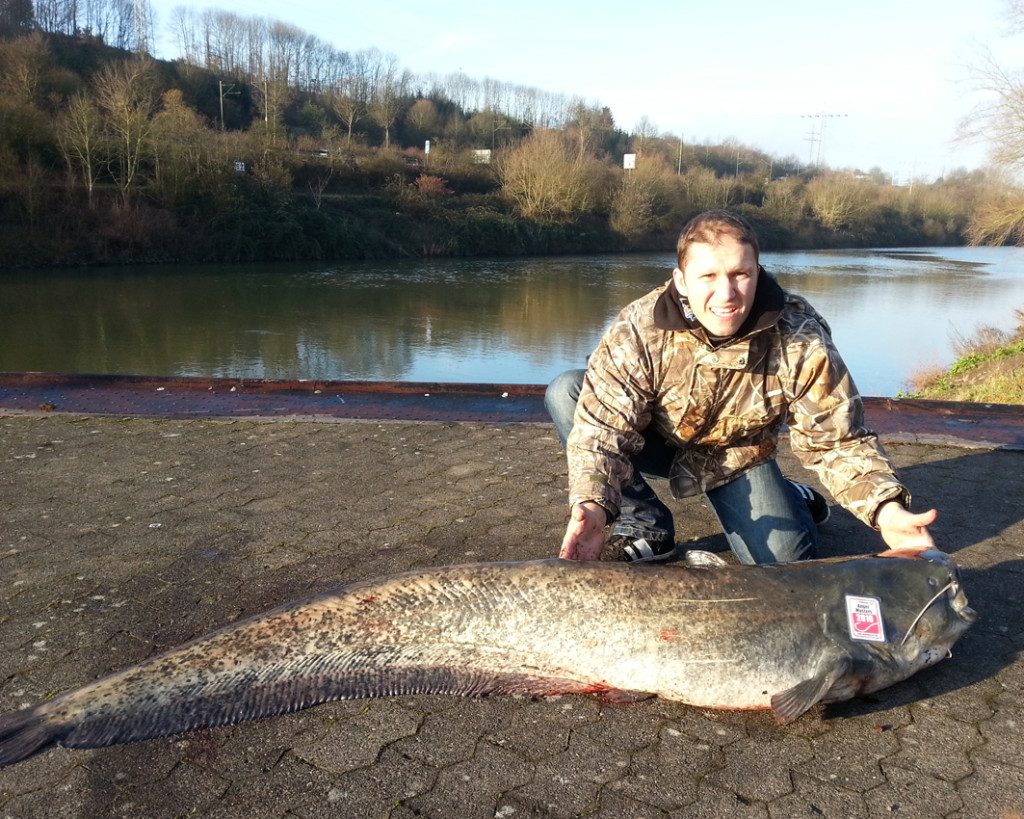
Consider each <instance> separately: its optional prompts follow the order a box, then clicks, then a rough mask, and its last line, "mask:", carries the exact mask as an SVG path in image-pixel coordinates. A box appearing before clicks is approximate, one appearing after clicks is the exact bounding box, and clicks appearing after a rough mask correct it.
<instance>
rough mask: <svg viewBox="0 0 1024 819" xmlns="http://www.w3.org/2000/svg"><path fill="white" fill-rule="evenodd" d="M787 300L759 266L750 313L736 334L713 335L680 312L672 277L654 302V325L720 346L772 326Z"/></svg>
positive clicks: (680, 300)
mask: <svg viewBox="0 0 1024 819" xmlns="http://www.w3.org/2000/svg"><path fill="white" fill-rule="evenodd" d="M785 300H786V292H785V291H784V290H783V289H782V286H781V285H780V284H779V283H778V281H777V280H776V279H775V277H774V276H772V275H771V274H770V273H769V272H768V271H767V270H765V269H764V268H763V267H760V266H759V267H758V276H757V289H756V290H755V291H754V304H753V305H752V306H751V308H750V315H749V316H747V318H746V321H744V322H743V325H742V326H741V327H740V329H739V331H738V332H737V333H736V335H735V336H731V337H729V338H712V337H710V336H709V335H708V332H707V330H706V329H705V328H704V325H702V324H701V323H700V322H699V321H697V320H696V319H689V318H687V317H686V315H685V314H684V313H683V307H682V297H681V296H680V293H679V291H678V290H677V289H676V284H675V281H674V280H673V279H669V282H668V286H667V287H666V288H665V290H664V291H663V292H662V294H661V295H660V296H659V297H658V300H657V301H656V302H655V303H654V325H655V327H657V328H658V329H659V330H670V331H675V332H690V333H693V334H694V335H695V336H697V337H698V338H699V339H700V340H701V341H704V342H705V343H707V344H708V345H709V346H711V347H720V346H721V345H723V344H728V343H729V342H730V341H733V340H735V339H738V338H743V337H744V336H748V335H750V334H752V333H758V332H760V331H761V330H765V329H767V328H768V327H771V326H772V325H774V324H775V323H776V322H777V321H778V320H779V316H780V315H781V314H782V307H783V305H784V303H785Z"/></svg>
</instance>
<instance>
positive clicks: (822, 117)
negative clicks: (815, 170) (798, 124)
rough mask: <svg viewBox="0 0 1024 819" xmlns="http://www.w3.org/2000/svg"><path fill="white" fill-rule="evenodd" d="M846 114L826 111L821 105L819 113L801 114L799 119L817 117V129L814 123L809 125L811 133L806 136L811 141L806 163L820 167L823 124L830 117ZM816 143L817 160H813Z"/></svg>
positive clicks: (822, 146)
mask: <svg viewBox="0 0 1024 819" xmlns="http://www.w3.org/2000/svg"><path fill="white" fill-rule="evenodd" d="M846 116H849V115H848V114H829V113H826V111H825V108H824V107H822V109H821V113H820V114H801V115H800V117H801V119H817V120H818V129H817V131H815V129H814V125H811V135H810V136H809V137H808V138H807V140H808V142H810V143H811V150H810V153H809V155H808V158H807V164H808V165H816V166H817V167H819V168H820V167H821V166H823V165H824V164H825V126H826V124H827V122H828V120H830V119H838V118H839V117H846ZM815 143H817V145H818V160H817V162H815V161H814V145H815Z"/></svg>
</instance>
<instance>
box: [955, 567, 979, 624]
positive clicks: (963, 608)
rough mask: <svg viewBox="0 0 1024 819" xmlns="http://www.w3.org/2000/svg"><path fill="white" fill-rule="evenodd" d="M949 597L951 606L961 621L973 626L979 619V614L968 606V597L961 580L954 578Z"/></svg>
mask: <svg viewBox="0 0 1024 819" xmlns="http://www.w3.org/2000/svg"><path fill="white" fill-rule="evenodd" d="M949 597H950V600H949V604H950V605H951V606H952V607H953V611H955V612H956V613H957V615H958V616H959V617H960V619H961V620H963V621H964V622H965V623H967V625H971V624H972V623H974V621H975V620H977V619H978V612H976V611H975V610H974V609H972V608H971V607H970V605H969V604H968V602H967V595H966V594H964V590H963V587H962V586H961V585H960V581H959V578H954V579H953V580H952V581H951V588H950V590H949Z"/></svg>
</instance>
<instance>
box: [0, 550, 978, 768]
mask: <svg viewBox="0 0 1024 819" xmlns="http://www.w3.org/2000/svg"><path fill="white" fill-rule="evenodd" d="M709 557H711V556H709ZM712 559H713V560H714V561H715V565H707V566H703V567H698V566H694V565H691V566H685V565H674V566H673V565H662V566H649V565H636V564H627V563H600V562H590V563H578V562H573V561H565V560H557V559H556V560H538V561H530V562H522V563H476V564H467V565H459V566H447V567H440V568H432V569H423V570H418V571H410V572H404V573H402V574H396V575H391V576H389V577H384V578H380V579H376V580H364V581H358V582H354V583H349V584H347V585H345V586H341V587H340V588H338V589H335V590H333V591H329V592H324V593H322V594H318V595H316V596H314V597H310V598H308V599H306V600H302V601H299V602H296V603H291V604H288V605H284V606H281V607H279V608H276V609H274V610H272V611H269V612H267V613H265V614H260V615H256V616H254V617H250V618H248V619H245V620H241V621H239V622H237V623H235V624H233V625H230V626H227V627H226V628H223V629H221V630H219V631H216V632H213V633H212V634H209V635H207V636H205V637H200V638H198V639H196V640H193V641H191V642H189V643H186V644H185V645H183V646H181V647H179V648H175V649H171V650H170V651H167V652H165V653H163V654H160V655H157V656H154V657H152V658H150V659H148V660H145V661H144V662H142V663H139V664H138V665H135V666H133V667H131V668H128V669H126V670H124V671H119V672H117V673H114V674H111V675H109V676H107V677H103V678H102V679H99V680H97V681H95V682H92V683H89V684H88V685H85V686H83V687H81V688H77V689H74V690H71V691H67V692H65V693H62V694H59V695H57V696H55V697H53V698H52V699H49V700H47V701H46V702H43V703H41V704H39V705H35V706H32V707H30V708H25V709H24V710H21V711H18V712H16V713H13V714H9V715H7V716H4V717H0V767H2V766H4V765H10V764H12V763H14V762H18V761H20V760H23V759H27V758H28V757H30V756H33V755H35V754H37V753H39V752H41V751H44V750H46V749H47V748H49V747H52V746H54V745H63V746H66V747H70V748H97V747H101V746H106V745H113V744H117V743H122V742H132V741H135V740H142V739H149V738H152V737H159V736H167V735H170V734H177V733H181V732H184V731H191V730H195V729H198V728H204V727H209V726H215V725H226V724H231V723H237V722H241V721H243V720H249V719H255V718H257V717H266V716H270V715H273V714H283V713H287V712H291V711H297V710H299V709H302V708H308V707H309V706H312V705H317V704H319V703H323V702H328V701H330V700H337V699H350V698H359V697H386V696H391V695H398V694H419V693H445V694H462V695H483V694H510V693H520V694H532V695H541V696H546V695H555V694H567V693H574V694H577V693H598V694H603V695H605V696H607V697H612V698H620V697H621V698H624V697H634V696H636V695H638V694H646V695H657V696H659V697H664V698H665V699H669V700H677V701H680V702H684V703H689V704H691V705H695V706H701V707H705V708H728V709H733V708H735V709H747V708H771V709H772V710H773V711H774V712H775V715H776V717H777V718H778V719H779V720H780V721H781V722H788V721H790V720H794V719H796V718H797V717H798V716H800V715H801V714H802V713H804V712H805V711H806V710H807V709H808V708H810V707H811V706H813V705H814V704H815V703H818V702H833V701H838V700H845V699H849V698H851V697H853V696H856V695H858V694H867V693H870V692H872V691H877V690H879V689H881V688H884V687H885V686H888V685H892V684H893V683H895V682H898V681H900V680H903V679H906V678H907V677H909V676H910V675H911V674H914V673H915V672H917V671H919V670H920V669H922V668H925V667H926V666H929V665H932V664H933V663H935V662H937V661H938V660H940V659H942V658H943V657H945V656H947V655H948V654H949V652H950V647H951V646H952V645H953V643H954V642H956V640H957V638H958V637H959V636H960V635H961V634H963V632H964V631H966V630H967V628H968V627H969V626H970V625H971V623H973V622H974V620H975V618H976V617H977V615H976V613H975V612H974V611H973V610H972V609H971V608H970V607H969V606H968V605H967V598H966V596H965V595H964V592H963V589H962V588H961V585H960V580H959V573H958V571H957V568H956V566H955V565H954V564H953V562H952V560H950V558H949V557H948V556H946V555H944V554H943V553H941V552H937V551H935V550H931V551H929V552H926V553H925V554H924V555H923V556H922V557H920V558H901V557H889V558H886V557H861V558H837V559H831V560H817V561H806V562H801V563H792V564H787V565H778V566H726V565H725V564H724V563H722V562H721V561H718V560H717V558H713V557H712ZM705 562H708V561H705Z"/></svg>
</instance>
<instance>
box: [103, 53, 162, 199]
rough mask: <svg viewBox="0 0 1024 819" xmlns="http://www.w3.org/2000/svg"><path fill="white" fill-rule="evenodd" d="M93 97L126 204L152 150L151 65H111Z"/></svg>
mask: <svg viewBox="0 0 1024 819" xmlns="http://www.w3.org/2000/svg"><path fill="white" fill-rule="evenodd" d="M94 94H95V98H96V101H97V103H98V105H99V108H100V111H101V112H102V115H103V127H104V132H105V134H106V136H107V139H108V142H109V147H110V164H111V173H112V175H113V177H114V180H115V181H116V182H117V185H118V187H119V188H120V190H121V198H122V199H123V201H124V202H125V203H126V204H127V202H128V201H129V199H130V198H131V193H132V190H133V188H134V187H135V185H136V184H137V178H136V177H137V175H138V172H139V169H140V168H141V166H142V162H143V160H144V158H145V156H146V152H147V150H148V149H149V145H148V140H149V135H150V132H151V130H152V121H151V117H152V115H153V112H154V110H155V108H156V99H155V96H154V77H153V64H152V61H151V60H150V59H149V58H147V57H137V58H133V59H131V60H125V61H124V62H120V63H109V64H108V65H106V66H105V67H104V68H103V69H101V70H100V71H99V73H98V74H97V75H96V79H95V81H94Z"/></svg>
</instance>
